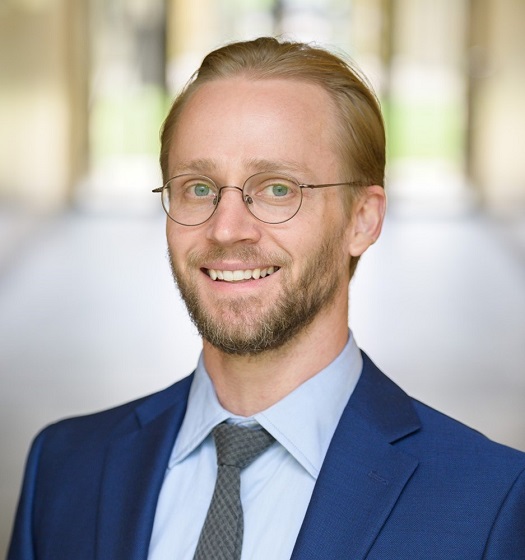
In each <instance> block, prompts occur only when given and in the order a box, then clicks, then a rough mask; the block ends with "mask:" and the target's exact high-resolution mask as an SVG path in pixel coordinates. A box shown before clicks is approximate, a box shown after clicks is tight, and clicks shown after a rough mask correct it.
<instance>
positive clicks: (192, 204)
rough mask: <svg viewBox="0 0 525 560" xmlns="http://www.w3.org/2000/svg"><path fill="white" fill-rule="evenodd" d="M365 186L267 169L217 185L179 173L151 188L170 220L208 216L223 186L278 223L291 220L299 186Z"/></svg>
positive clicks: (191, 221)
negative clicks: (304, 179) (311, 180)
mask: <svg viewBox="0 0 525 560" xmlns="http://www.w3.org/2000/svg"><path fill="white" fill-rule="evenodd" d="M343 185H348V186H351V187H359V186H365V185H364V184H363V183H358V182H348V181H346V182H344V183H325V184H321V185H306V184H301V183H299V182H298V181H297V180H295V179H293V178H292V177H287V176H280V175H276V174H275V173H271V172H262V173H256V174H255V175H252V176H251V177H248V179H246V181H245V182H244V185H243V186H242V189H241V188H240V187H236V186H233V185H224V186H222V187H219V186H218V185H217V183H215V181H213V180H212V179H210V178H209V177H206V176H205V175H194V174H189V173H188V174H183V175H177V176H176V177H173V178H171V179H170V180H169V181H168V182H167V183H166V184H165V185H164V186H162V187H160V188H158V189H154V190H153V191H152V192H154V193H161V200H162V206H163V208H164V210H165V211H166V214H167V215H168V217H169V218H171V219H172V220H173V221H174V222H177V223H178V224H180V225H183V226H198V225H201V224H203V223H204V222H206V221H207V220H209V219H210V218H211V217H212V216H213V214H214V212H215V210H217V207H218V206H219V202H220V201H221V197H222V192H223V190H224V189H237V190H238V191H240V192H241V194H242V200H243V202H244V204H245V205H246V208H248V210H249V211H250V213H251V214H252V215H253V216H254V217H255V218H257V219H258V220H259V221H261V222H264V223H266V224H282V223H283V222H287V221H288V220H291V219H292V218H293V217H294V216H295V215H296V214H297V212H299V209H300V208H301V204H302V202H303V189H323V188H325V187H339V186H343Z"/></svg>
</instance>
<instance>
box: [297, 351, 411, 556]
mask: <svg viewBox="0 0 525 560" xmlns="http://www.w3.org/2000/svg"><path fill="white" fill-rule="evenodd" d="M363 360H364V365H363V372H362V374H361V379H360V380H359V383H358V385H357V387H356V389H355V391H354V394H353V395H352V397H351V398H350V400H349V402H348V405H347V407H346V408H345V410H344V412H343V415H342V417H341V420H340V422H339V425H338V427H337V430H336V432H335V434H334V437H333V439H332V442H331V444H330V447H329V449H328V453H327V455H326V458H325V461H324V463H323V467H322V469H321V472H320V474H319V478H318V480H317V483H316V485H315V488H314V492H313V494H312V498H311V501H310V505H309V507H308V510H307V512H306V516H305V519H304V522H303V525H302V527H301V531H300V532H299V536H298V538H297V542H296V545H295V548H294V552H293V555H292V560H314V559H316V560H321V559H325V558H352V559H353V560H361V559H363V558H365V557H366V555H367V553H368V551H369V549H370V547H371V546H372V544H373V542H374V540H375V538H376V537H377V535H378V533H379V531H380V530H381V528H382V527H383V525H384V523H385V521H386V519H387V517H388V515H389V514H390V512H391V510H392V508H393V507H394V504H395V503H396V501H397V499H398V497H399V495H400V493H401V492H402V490H403V488H404V487H405V485H406V483H407V482H408V480H409V479H410V477H411V476H412V474H413V472H414V471H415V469H416V467H417V464H418V461H417V459H416V458H414V457H413V456H411V455H408V454H406V453H404V452H402V451H400V450H399V449H396V447H395V446H394V445H393V444H394V443H395V442H396V441H398V440H399V439H401V438H403V437H406V436H408V435H409V434H412V433H414V432H415V431H417V430H418V429H419V428H420V423H419V418H418V416H417V414H416V412H415V410H414V409H413V407H412V404H411V401H410V399H409V398H408V396H407V395H406V394H405V393H404V392H403V391H402V390H401V389H399V388H398V387H397V385H395V384H394V383H393V382H392V381H390V380H389V379H388V378H387V377H385V376H384V375H383V374H382V373H381V372H380V371H379V370H378V369H377V368H376V366H375V365H374V364H373V363H372V362H371V360H370V359H369V358H368V357H367V356H366V354H364V353H363Z"/></svg>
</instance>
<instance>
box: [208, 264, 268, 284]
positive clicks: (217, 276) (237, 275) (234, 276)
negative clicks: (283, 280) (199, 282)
mask: <svg viewBox="0 0 525 560" xmlns="http://www.w3.org/2000/svg"><path fill="white" fill-rule="evenodd" d="M203 270H204V272H205V273H206V274H207V275H208V276H209V277H210V278H211V279H212V280H219V281H223V282H245V281H246V280H258V279H259V278H264V277H266V276H270V275H271V274H273V273H274V272H277V271H278V270H279V267H278V266H268V267H266V268H248V269H246V270H216V269H214V268H205V269H203Z"/></svg>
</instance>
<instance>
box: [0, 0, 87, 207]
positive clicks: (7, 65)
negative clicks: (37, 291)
mask: <svg viewBox="0 0 525 560" xmlns="http://www.w3.org/2000/svg"><path fill="white" fill-rule="evenodd" d="M86 6H87V3H86V2H85V1H83V0H16V1H11V2H6V3H4V4H3V6H1V8H0V41H1V44H0V47H1V48H0V82H1V84H2V86H1V88H0V121H1V122H2V127H1V128H0V151H1V154H2V156H1V157H2V159H1V160H0V197H2V198H3V199H4V200H5V199H7V200H11V201H13V200H14V201H23V202H24V203H27V202H28V201H30V203H31V204H32V205H36V206H44V207H55V206H58V205H61V204H62V203H63V202H64V201H65V200H66V199H67V197H68V194H69V191H70V189H71V187H72V184H73V182H74V181H75V179H77V178H78V176H79V175H80V174H81V173H82V172H83V171H84V170H85V162H86V161H87V153H86V150H87V142H86V134H87V133H86V118H87V111H86V93H85V92H86V91H87V83H86V80H87V78H86V72H85V69H86V68H85V66H86V65H87V60H86V52H87V49H86V48H85V45H84V44H83V42H84V41H85V33H84V32H83V31H84V30H85V25H84V22H85V13H84V12H85V11H86Z"/></svg>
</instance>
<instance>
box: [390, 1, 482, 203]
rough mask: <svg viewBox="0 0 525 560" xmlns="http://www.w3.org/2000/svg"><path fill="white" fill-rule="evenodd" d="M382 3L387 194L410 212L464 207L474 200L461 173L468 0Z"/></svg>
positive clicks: (463, 165)
mask: <svg viewBox="0 0 525 560" xmlns="http://www.w3.org/2000/svg"><path fill="white" fill-rule="evenodd" d="M385 6H386V7H387V8H388V9H389V11H390V17H391V18H392V21H393V28H392V29H393V36H392V41H391V52H390V56H391V68H390V72H389V78H390V79H389V82H390V83H389V98H388V100H387V107H388V115H389V120H388V125H389V126H388V147H389V161H390V167H389V184H390V191H391V194H392V199H393V201H394V203H396V202H397V203H398V204H397V208H398V209H400V210H401V211H405V210H408V211H409V212H410V213H416V214H417V213H419V212H424V213H427V214H428V213H440V214H442V213H446V214H457V213H463V212H465V211H467V210H468V209H469V208H470V207H471V206H472V204H473V202H474V194H473V191H472V189H471V188H470V187H469V184H468V180H467V177H466V174H465V146H466V134H465V128H466V87H467V80H466V77H465V72H464V68H465V45H466V39H467V37H466V35H467V34H466V29H467V26H466V21H467V17H468V3H467V1H466V0H397V1H393V0H390V2H385ZM394 207H396V204H394Z"/></svg>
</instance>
